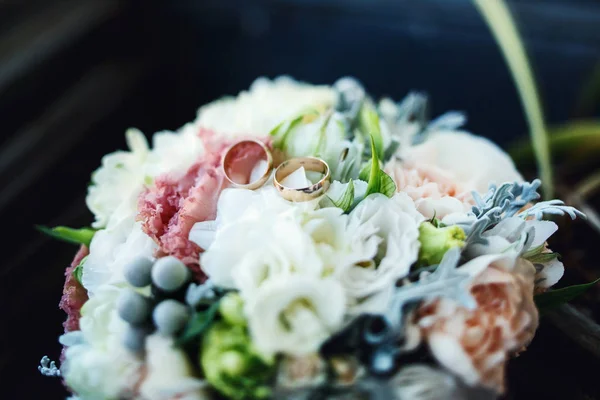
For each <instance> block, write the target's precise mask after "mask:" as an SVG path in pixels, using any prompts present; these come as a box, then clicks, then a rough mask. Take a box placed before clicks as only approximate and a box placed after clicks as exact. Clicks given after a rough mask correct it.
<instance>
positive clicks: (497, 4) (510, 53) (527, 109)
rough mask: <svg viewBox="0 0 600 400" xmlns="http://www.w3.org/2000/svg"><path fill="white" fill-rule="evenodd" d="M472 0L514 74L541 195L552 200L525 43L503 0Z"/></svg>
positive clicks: (548, 163) (545, 148) (545, 136)
mask: <svg viewBox="0 0 600 400" xmlns="http://www.w3.org/2000/svg"><path fill="white" fill-rule="evenodd" d="M474 3H475V5H476V6H477V8H478V9H479V11H480V13H481V15H482V16H483V18H484V19H485V21H486V22H487V24H488V27H489V28H490V30H491V31H492V34H493V35H494V38H495V39H496V43H497V44H498V46H499V47H500V50H501V51H502V54H503V56H504V60H505V61H506V64H507V65H508V69H509V71H510V73H511V75H512V77H513V81H514V83H515V86H516V88H517V92H518V93H519V97H520V98H521V104H522V106H523V112H524V113H525V117H526V118H527V122H528V125H529V130H530V132H531V141H532V145H533V150H534V154H535V157H536V161H537V165H538V171H539V175H540V178H541V179H542V182H543V183H542V191H543V194H544V198H546V199H552V198H553V192H554V180H553V170H552V160H551V157H550V147H549V145H548V132H547V130H546V126H545V123H544V113H543V110H542V105H541V102H540V96H539V93H538V90H537V86H536V83H535V79H534V77H533V70H532V68H531V65H530V63H529V60H528V58H527V53H526V52H525V46H524V45H523V41H522V40H521V37H520V35H519V31H518V30H517V27H516V24H515V21H514V19H513V18H512V15H511V13H510V10H509V8H508V6H507V5H506V2H505V1H503V0H496V1H488V0H474Z"/></svg>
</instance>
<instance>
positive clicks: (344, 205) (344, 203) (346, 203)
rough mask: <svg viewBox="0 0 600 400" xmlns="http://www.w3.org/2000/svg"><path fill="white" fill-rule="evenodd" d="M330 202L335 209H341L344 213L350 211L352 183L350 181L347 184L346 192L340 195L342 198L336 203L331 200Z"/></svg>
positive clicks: (352, 191)
mask: <svg viewBox="0 0 600 400" xmlns="http://www.w3.org/2000/svg"><path fill="white" fill-rule="evenodd" d="M330 199H331V198H330ZM331 202H332V203H333V205H334V206H336V207H337V208H341V209H342V210H344V212H348V211H350V209H351V208H352V204H354V182H352V180H350V182H348V186H347V187H346V190H345V191H344V194H342V196H341V197H340V198H339V199H338V200H337V201H336V200H333V199H331Z"/></svg>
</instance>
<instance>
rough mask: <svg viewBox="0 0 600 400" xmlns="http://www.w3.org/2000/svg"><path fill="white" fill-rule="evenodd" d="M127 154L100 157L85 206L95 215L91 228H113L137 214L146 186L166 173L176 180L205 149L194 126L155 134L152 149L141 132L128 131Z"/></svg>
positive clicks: (120, 152) (125, 152) (122, 152)
mask: <svg viewBox="0 0 600 400" xmlns="http://www.w3.org/2000/svg"><path fill="white" fill-rule="evenodd" d="M125 136H126V139H127V145H128V147H129V149H130V151H128V152H127V151H116V152H114V153H110V154H108V155H106V156H104V157H103V159H102V166H101V167H100V168H98V169H97V170H96V171H95V172H94V173H93V174H92V184H91V185H90V187H89V188H88V194H87V197H86V204H87V206H88V208H89V209H90V211H92V213H94V216H95V218H96V220H95V221H94V223H93V224H92V226H93V227H94V228H104V227H107V226H110V225H111V224H114V221H112V220H113V219H115V218H116V219H117V220H118V219H120V218H123V217H124V216H125V217H127V216H135V215H136V214H137V200H138V196H139V194H140V193H141V192H142V191H143V189H144V187H145V185H149V184H152V181H153V179H154V178H155V177H156V176H158V175H161V174H164V173H169V174H172V175H174V176H175V177H176V178H177V177H179V175H181V174H184V173H185V172H186V171H187V169H188V168H189V167H190V166H191V165H192V164H193V163H194V162H195V161H196V160H197V159H198V157H199V156H200V155H202V154H203V153H204V145H203V144H202V140H201V138H200V136H199V135H198V129H197V128H196V127H195V126H194V125H193V124H187V125H185V126H183V127H182V128H181V129H179V130H178V131H177V132H168V131H164V132H158V133H156V134H155V135H154V136H153V139H152V141H153V149H150V148H149V146H148V141H147V140H146V137H145V136H144V134H143V133H142V132H140V131H139V130H137V129H129V130H127V132H126V134H125Z"/></svg>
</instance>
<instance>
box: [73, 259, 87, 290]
mask: <svg viewBox="0 0 600 400" xmlns="http://www.w3.org/2000/svg"><path fill="white" fill-rule="evenodd" d="M86 258H87V256H85V257H83V258H82V259H81V262H80V263H79V265H78V266H76V267H75V269H74V270H73V277H74V278H75V280H76V281H77V282H79V284H80V285H83V283H82V282H81V276H82V275H83V263H84V262H85V260H86Z"/></svg>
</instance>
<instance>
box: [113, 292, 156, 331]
mask: <svg viewBox="0 0 600 400" xmlns="http://www.w3.org/2000/svg"><path fill="white" fill-rule="evenodd" d="M150 310H151V304H150V299H148V298H146V297H144V296H142V295H141V294H139V293H136V292H134V291H133V290H131V289H126V290H124V291H123V293H121V296H119V299H118V301H117V311H118V313H119V316H120V317H121V318H122V319H123V320H124V321H125V322H128V323H130V324H133V325H137V324H141V323H142V322H144V321H145V320H146V318H147V317H148V315H149V314H150Z"/></svg>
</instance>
